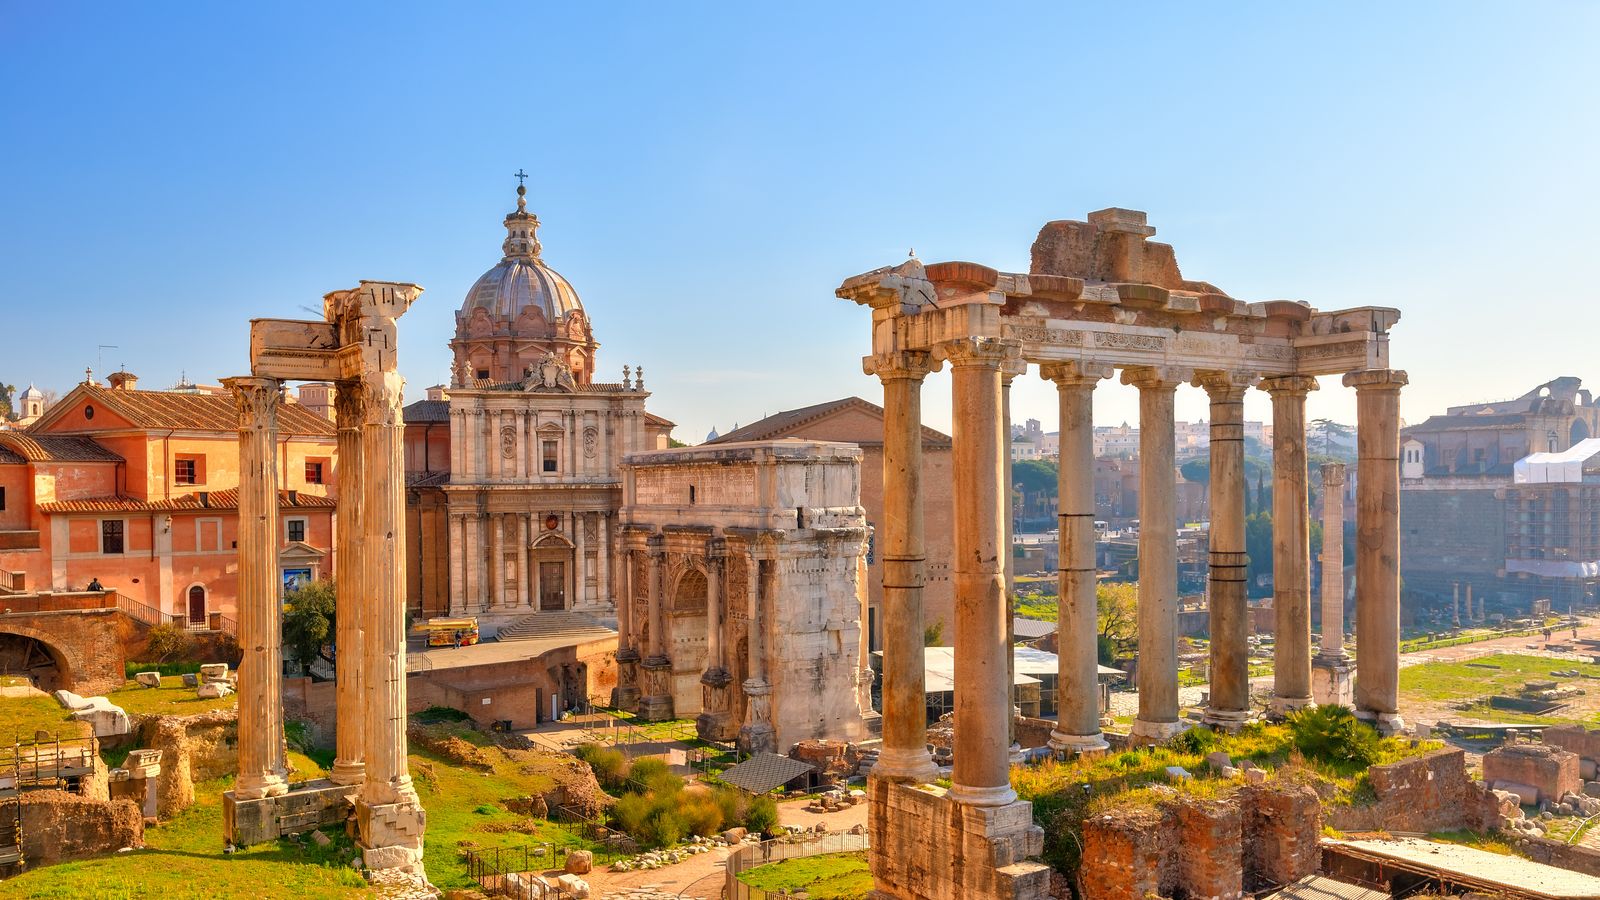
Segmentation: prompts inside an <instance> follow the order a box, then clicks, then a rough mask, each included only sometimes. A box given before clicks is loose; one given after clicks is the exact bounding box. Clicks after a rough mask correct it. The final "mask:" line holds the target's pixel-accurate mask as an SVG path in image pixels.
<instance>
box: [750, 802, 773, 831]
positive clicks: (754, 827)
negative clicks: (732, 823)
mask: <svg viewBox="0 0 1600 900" xmlns="http://www.w3.org/2000/svg"><path fill="white" fill-rule="evenodd" d="M744 827H745V828H748V829H750V830H751V831H758V832H760V833H762V834H769V833H771V831H772V830H773V829H774V828H776V827H778V803H777V801H775V800H773V799H772V798H771V797H767V796H761V797H756V798H755V799H753V800H751V801H750V809H749V810H748V811H747V812H746V813H745V815H744Z"/></svg>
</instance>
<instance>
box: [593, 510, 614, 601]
mask: <svg viewBox="0 0 1600 900" xmlns="http://www.w3.org/2000/svg"><path fill="white" fill-rule="evenodd" d="M599 523H600V548H599V556H600V558H599V560H598V565H599V570H600V571H599V573H598V575H597V576H596V577H597V581H598V584H597V585H596V586H597V588H598V590H599V592H600V596H599V597H598V599H599V601H600V602H601V603H610V604H611V605H612V607H613V608H615V606H616V598H615V597H613V596H611V512H610V511H609V510H602V511H601V512H600V513H599Z"/></svg>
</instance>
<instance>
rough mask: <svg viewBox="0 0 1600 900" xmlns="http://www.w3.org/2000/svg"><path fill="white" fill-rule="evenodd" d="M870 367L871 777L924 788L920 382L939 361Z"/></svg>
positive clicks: (898, 360) (928, 776)
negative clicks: (879, 681) (874, 621)
mask: <svg viewBox="0 0 1600 900" xmlns="http://www.w3.org/2000/svg"><path fill="white" fill-rule="evenodd" d="M868 366H869V368H870V370H871V372H870V374H874V375H877V376H878V379H879V381H881V382H883V521H881V522H879V523H878V528H877V532H878V545H879V546H880V547H881V548H882V550H881V553H882V560H883V599H882V603H883V607H882V609H881V610H880V612H881V613H882V621H881V623H880V625H879V628H878V633H879V634H880V635H881V636H882V640H883V700H882V705H883V749H882V750H881V751H880V752H879V754H878V762H877V764H876V765H875V766H873V769H872V774H873V776H874V777H876V778H887V779H891V780H895V781H909V782H916V783H922V782H929V781H933V780H934V779H935V778H937V777H938V770H937V769H936V768H935V766H934V764H933V758H932V757H931V756H929V755H928V749H927V737H926V735H927V728H928V704H927V697H926V694H925V693H924V671H923V652H922V648H923V640H922V635H923V617H922V580H923V567H924V565H925V555H924V554H925V551H924V549H923V514H922V381H923V379H924V378H925V377H926V376H927V374H928V372H929V371H931V370H932V368H933V366H934V364H933V363H932V362H931V361H930V360H929V358H928V354H927V353H925V352H916V351H910V352H902V353H895V354H883V355H880V356H876V357H869V359H868Z"/></svg>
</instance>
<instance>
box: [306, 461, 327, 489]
mask: <svg viewBox="0 0 1600 900" xmlns="http://www.w3.org/2000/svg"><path fill="white" fill-rule="evenodd" d="M322 465H323V461H322V460H320V459H308V460H306V484H322V483H323V482H322Z"/></svg>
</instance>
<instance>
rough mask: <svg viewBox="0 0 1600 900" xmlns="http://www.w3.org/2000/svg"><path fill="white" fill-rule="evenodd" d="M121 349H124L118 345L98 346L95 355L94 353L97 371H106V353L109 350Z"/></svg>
mask: <svg viewBox="0 0 1600 900" xmlns="http://www.w3.org/2000/svg"><path fill="white" fill-rule="evenodd" d="M121 349H122V348H121V347H118V346H117V345H116V344H99V345H97V346H96V347H95V353H94V367H95V368H96V369H97V370H100V371H105V367H106V365H105V363H106V361H105V355H106V351H107V350H121ZM123 368H127V366H126V365H124V366H123Z"/></svg>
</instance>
